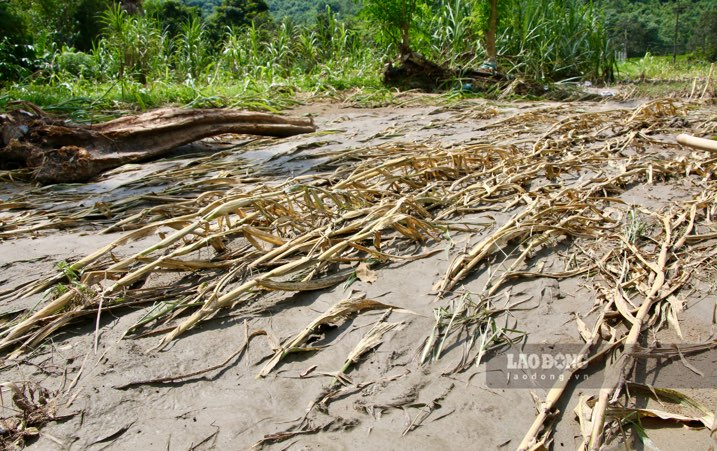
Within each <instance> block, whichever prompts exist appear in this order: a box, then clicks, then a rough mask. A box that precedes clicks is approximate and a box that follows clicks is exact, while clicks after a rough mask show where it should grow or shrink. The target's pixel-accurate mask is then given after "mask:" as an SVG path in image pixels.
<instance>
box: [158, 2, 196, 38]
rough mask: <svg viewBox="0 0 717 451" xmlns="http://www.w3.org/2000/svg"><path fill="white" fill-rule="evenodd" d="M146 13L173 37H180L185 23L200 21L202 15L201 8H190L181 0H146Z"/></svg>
mask: <svg viewBox="0 0 717 451" xmlns="http://www.w3.org/2000/svg"><path fill="white" fill-rule="evenodd" d="M144 13H145V15H146V16H149V17H151V18H152V19H153V20H155V21H156V22H158V23H159V24H160V27H161V28H162V29H163V30H165V31H166V32H167V33H168V34H169V36H171V37H176V36H178V35H179V34H180V32H181V31H182V26H183V25H184V24H185V23H187V22H190V21H192V20H195V21H198V20H200V18H201V15H202V12H201V9H200V8H199V7H197V6H189V5H187V4H186V3H183V2H182V1H181V0H146V1H145V2H144Z"/></svg>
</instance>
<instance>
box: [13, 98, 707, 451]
mask: <svg viewBox="0 0 717 451" xmlns="http://www.w3.org/2000/svg"><path fill="white" fill-rule="evenodd" d="M426 103H430V102H426V101H424V102H420V103H417V104H415V105H414V106H406V107H403V108H396V107H390V108H376V109H359V108H350V107H346V108H344V107H342V106H341V105H337V104H310V105H306V106H302V107H300V108H298V109H296V110H294V111H292V112H291V114H292V115H293V116H302V115H311V116H312V117H313V118H314V123H315V124H316V126H317V128H318V131H317V132H316V133H313V134H307V135H301V136H295V137H291V138H284V139H266V138H253V137H247V136H235V135H224V136H222V137H221V138H215V139H211V140H205V141H202V142H201V143H199V144H195V145H192V146H186V147H183V148H181V149H179V150H178V151H177V152H176V153H174V154H173V155H170V156H169V157H167V158H164V159H162V160H159V161H155V162H152V163H143V164H136V165H125V166H122V167H120V168H118V169H115V170H113V171H111V172H108V173H105V174H103V175H101V176H99V177H98V178H96V179H95V180H94V181H92V182H90V183H86V184H74V185H50V186H45V187H37V186H32V185H30V184H28V183H23V182H17V181H11V178H12V177H11V176H12V174H10V173H5V174H2V176H3V179H4V180H6V181H5V182H3V183H2V185H1V186H0V268H1V269H2V272H0V314H2V317H1V319H2V324H1V325H0V328H1V334H2V335H0V348H1V349H2V352H3V356H4V357H3V362H2V370H1V371H2V375H1V377H0V379H2V381H4V382H7V383H6V384H4V385H3V399H4V401H3V414H2V417H3V418H4V420H3V424H4V426H3V429H2V434H3V435H2V436H1V437H2V440H4V442H3V443H4V445H5V446H8V447H12V446H20V445H22V444H23V443H24V444H27V445H29V447H30V449H61V448H67V449H97V450H99V449H105V448H107V449H109V448H111V449H133V448H134V449H137V448H138V447H139V448H141V449H148V450H151V449H157V450H159V449H161V450H165V449H248V448H251V447H256V448H267V449H287V448H288V449H355V448H358V447H368V448H374V449H387V448H390V449H476V448H477V447H478V448H480V449H515V448H518V447H520V446H521V445H525V446H537V447H538V448H539V447H540V446H542V445H541V444H544V445H545V446H552V447H553V449H574V448H580V447H582V446H583V444H585V443H587V444H590V443H592V445H593V447H596V446H599V444H600V443H602V442H605V443H606V444H607V446H608V448H609V449H613V448H614V449H618V448H622V447H624V446H625V443H627V444H628V446H632V447H636V446H645V447H649V446H656V447H658V448H661V449H676V448H682V449H703V448H707V447H709V446H711V444H712V439H711V434H710V432H711V430H712V429H713V426H714V409H715V405H717V396H716V394H717V392H716V391H715V387H717V385H715V384H716V383H717V381H716V380H715V376H714V375H713V374H717V373H715V371H714V368H715V361H716V360H717V353H715V351H714V347H715V342H714V337H713V327H714V319H713V318H714V314H713V312H714V309H715V305H716V304H715V302H716V300H717V297H715V293H714V280H715V258H716V256H717V252H715V244H717V241H715V240H716V239H717V228H716V227H715V225H714V223H713V217H714V215H715V210H716V209H717V202H716V200H717V189H716V188H717V185H716V182H715V175H714V173H715V162H716V161H717V160H715V158H714V155H711V154H710V153H709V152H705V151H699V150H695V149H691V148H688V147H683V146H681V145H679V144H678V143H677V142H676V140H675V137H676V136H677V135H678V134H680V133H687V134H691V135H693V136H699V137H711V136H714V135H717V107H715V105H713V104H709V103H680V102H676V101H673V100H669V99H664V100H651V101H639V102H631V103H629V104H626V103H618V102H611V103H604V102H603V103H598V102H567V103H552V102H523V103H520V102H519V103H515V102H511V103H507V102H506V103H500V102H486V101H465V102H461V103H458V104H452V105H439V106H437V105H426ZM635 337H636V338H637V339H636V340H633V339H634V338H635ZM558 355H560V356H561V357H560V358H563V357H565V356H566V355H570V356H573V357H574V356H576V355H579V356H581V357H582V358H583V360H584V361H587V363H586V364H585V366H584V367H583V368H582V369H576V370H575V371H572V370H571V369H570V368H563V367H562V366H561V365H560V364H558V363H556V362H558V361H557V360H556V359H557V358H558ZM531 356H536V357H537V356H539V357H540V359H541V360H540V362H538V363H536V364H535V365H533V364H532V363H531V362H532V360H531V359H533V357H531ZM545 356H547V357H545ZM543 358H545V359H546V360H542V359H543ZM551 358H552V359H553V360H550V359H551ZM521 359H523V360H521ZM521 362H522V363H521ZM545 362H552V364H550V365H546V364H545ZM560 377H562V378H564V380H567V381H568V382H566V383H565V384H564V389H563V388H562V387H563V385H561V384H560V383H559V382H557V380H558V379H559V378H560ZM556 390H557V391H556ZM616 392H617V393H618V394H617V395H615V393H616ZM546 399H547V400H551V399H552V400H553V401H554V402H552V403H550V404H544V402H545V401H546ZM540 412H546V413H547V415H544V417H543V418H540V417H539V413H540ZM536 418H539V420H538V421H537V422H536ZM531 427H532V430H533V431H534V432H535V433H534V434H529V433H528V432H529V431H531ZM640 443H642V445H641V444H640Z"/></svg>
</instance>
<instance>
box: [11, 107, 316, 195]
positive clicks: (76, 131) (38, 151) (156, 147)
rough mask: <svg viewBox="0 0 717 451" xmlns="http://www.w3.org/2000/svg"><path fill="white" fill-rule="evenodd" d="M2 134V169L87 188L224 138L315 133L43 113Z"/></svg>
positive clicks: (218, 122) (194, 118)
mask: <svg viewBox="0 0 717 451" xmlns="http://www.w3.org/2000/svg"><path fill="white" fill-rule="evenodd" d="M0 128H1V131H2V142H0V144H2V145H3V146H4V147H2V148H0V165H3V166H10V167H12V166H14V167H29V168H33V169H34V170H35V172H34V178H35V180H36V181H38V182H40V183H44V184H50V183H59V182H63V183H68V182H85V181H88V180H90V179H91V178H92V177H94V176H96V175H98V174H100V173H101V172H103V171H106V170H108V169H111V168H115V167H118V166H121V165H123V164H126V163H133V162H137V161H143V160H148V159H152V158H157V157H160V156H162V155H164V154H166V153H168V152H171V151H172V150H174V149H176V148H177V147H179V146H182V145H185V144H189V143H191V142H194V141H197V140H200V139H202V138H207V137H210V136H216V135H221V134H225V133H236V134H242V135H260V136H275V137H288V136H293V135H298V134H302V133H311V132H314V131H316V127H315V126H314V124H313V121H312V120H311V119H305V118H291V117H284V116H278V115H274V114H267V113H255V112H248V111H237V110H230V109H203V110H202V109H197V110H189V109H181V108H163V109H159V110H154V111H150V112H147V113H143V114H139V115H135V116H126V117H122V118H119V119H115V120H112V121H109V122H104V123H101V124H97V125H88V126H85V125H77V124H71V123H65V122H64V121H60V120H57V119H53V118H50V117H48V116H46V115H44V114H43V113H42V112H41V111H39V110H35V112H34V113H28V112H27V111H23V110H16V111H12V112H10V113H8V114H4V115H2V116H0Z"/></svg>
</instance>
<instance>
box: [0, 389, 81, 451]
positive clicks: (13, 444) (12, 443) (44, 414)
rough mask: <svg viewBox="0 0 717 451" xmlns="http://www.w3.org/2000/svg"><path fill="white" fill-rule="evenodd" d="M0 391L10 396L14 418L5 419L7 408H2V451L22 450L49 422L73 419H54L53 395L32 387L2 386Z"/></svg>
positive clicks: (0, 427)
mask: <svg viewBox="0 0 717 451" xmlns="http://www.w3.org/2000/svg"><path fill="white" fill-rule="evenodd" d="M0 390H2V391H6V390H7V391H9V392H10V393H12V396H11V399H12V402H13V404H14V405H15V407H16V409H15V412H16V413H15V414H14V415H7V416H5V412H7V410H8V406H5V405H3V406H2V410H3V411H4V413H3V417H2V418H0V445H1V446H2V449H7V450H12V449H23V448H25V446H27V444H28V443H30V442H31V441H33V440H35V439H36V438H37V436H38V435H39V434H40V428H41V427H42V426H44V425H45V424H46V423H48V422H50V421H59V420H64V419H68V418H70V417H72V416H73V415H75V414H70V415H57V410H58V407H59V406H58V402H57V401H58V400H57V396H56V394H53V393H50V391H48V390H47V389H46V388H44V387H42V386H40V385H38V384H34V383H12V382H6V383H3V384H1V387H0Z"/></svg>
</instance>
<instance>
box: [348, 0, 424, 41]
mask: <svg viewBox="0 0 717 451" xmlns="http://www.w3.org/2000/svg"><path fill="white" fill-rule="evenodd" d="M429 6H430V5H429V3H428V1H427V0H365V1H364V7H363V10H362V12H363V13H364V14H365V17H366V18H368V20H369V21H371V22H373V23H374V24H375V25H376V26H378V31H379V33H380V34H379V37H381V38H383V40H384V41H385V42H388V43H389V44H391V45H393V46H395V47H397V48H398V49H399V50H400V52H401V54H407V53H410V51H411V42H412V41H413V39H415V38H416V35H417V34H418V33H420V32H421V30H420V29H418V27H417V24H418V23H421V22H422V17H421V16H422V15H425V14H426V13H428V12H429V11H430V8H429Z"/></svg>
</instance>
